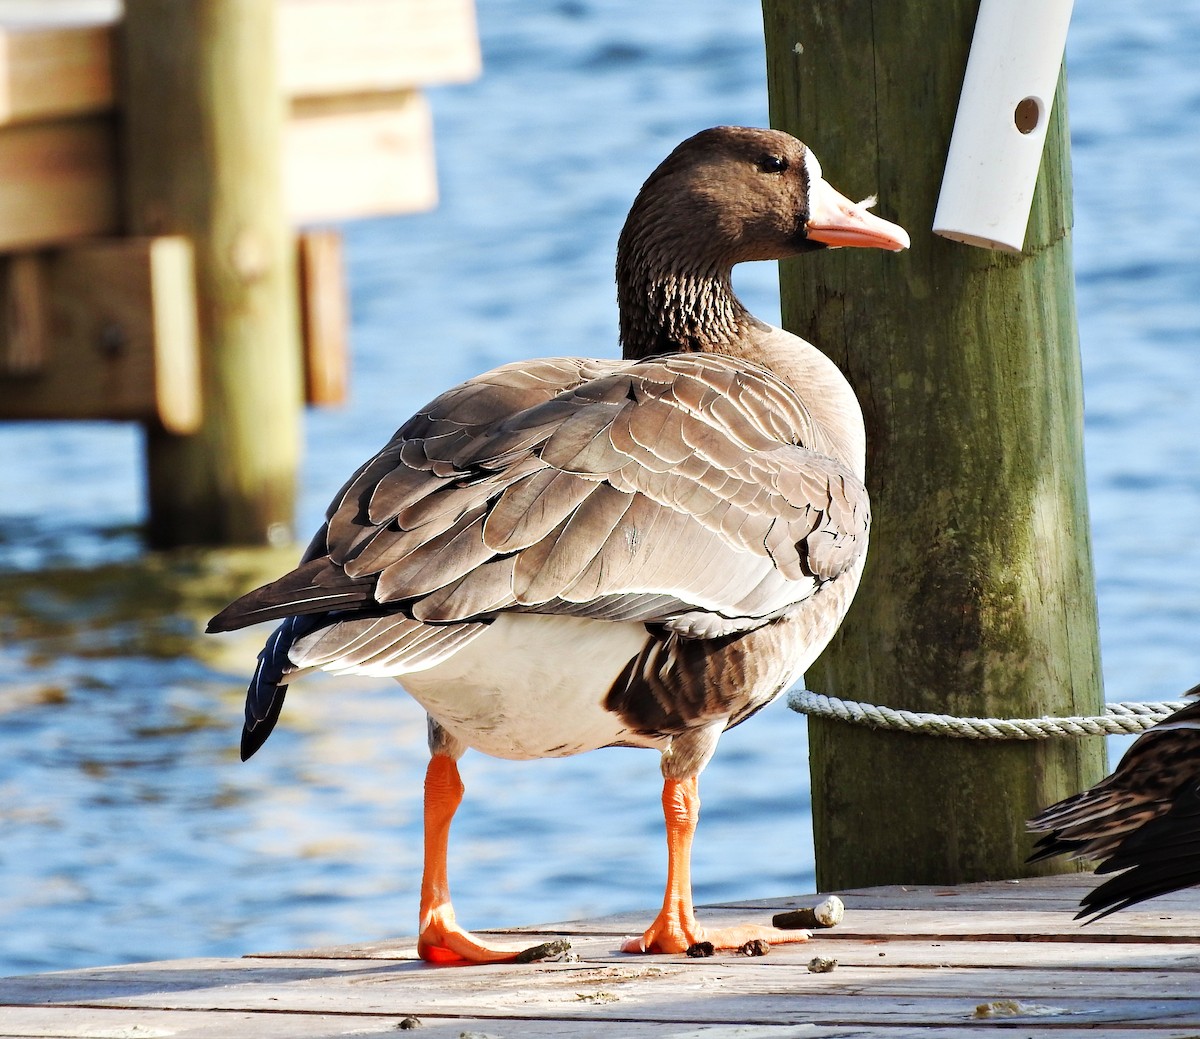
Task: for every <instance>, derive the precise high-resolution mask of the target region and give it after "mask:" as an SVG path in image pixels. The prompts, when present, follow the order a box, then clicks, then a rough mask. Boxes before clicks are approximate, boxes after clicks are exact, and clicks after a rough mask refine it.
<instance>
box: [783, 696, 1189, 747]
mask: <svg viewBox="0 0 1200 1039" xmlns="http://www.w3.org/2000/svg"><path fill="white" fill-rule="evenodd" d="M788 706H789V707H790V708H791V709H792V710H793V711H798V712H799V713H800V714H811V715H816V716H818V717H821V718H836V719H838V720H839V721H844V722H852V723H854V724H856V725H866V726H867V727H869V728H872V729H893V730H899V731H901V732H919V733H925V734H927V735H933V736H953V737H955V738H958V739H968V740H1049V739H1072V738H1075V737H1078V736H1104V735H1118V736H1119V735H1127V734H1132V733H1139V732H1144V731H1145V730H1146V729H1149V728H1150V727H1151V726H1153V725H1157V724H1158V723H1159V722H1160V721H1162V720H1163V719H1164V718H1167V717H1169V716H1170V715H1172V714H1174V713H1175V712H1176V711H1178V710H1180V709H1181V708H1183V707H1185V706H1186V703H1185V702H1184V701H1171V702H1159V703H1110V704H1106V705H1105V708H1104V714H1102V715H1100V716H1098V717H1093V718H1087V717H1075V718H955V717H954V716H952V715H948V714H925V713H922V712H918V711H898V710H895V709H893V708H891V707H878V706H876V705H875V704H866V703H857V702H855V701H854V700H839V699H838V698H837V697H836V696H823V695H822V694H820V693H814V692H811V691H810V690H808V689H793V690H792V691H791V693H789V694H788Z"/></svg>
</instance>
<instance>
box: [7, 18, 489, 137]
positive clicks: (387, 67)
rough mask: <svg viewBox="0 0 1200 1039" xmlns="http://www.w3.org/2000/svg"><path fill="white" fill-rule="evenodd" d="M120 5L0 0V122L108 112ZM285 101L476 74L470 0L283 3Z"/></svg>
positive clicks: (454, 79) (404, 86)
mask: <svg viewBox="0 0 1200 1039" xmlns="http://www.w3.org/2000/svg"><path fill="white" fill-rule="evenodd" d="M119 17H120V4H119V3H116V2H111V0H100V2H94V0H93V2H90V3H80V2H70V0H68V2H63V0H56V2H55V3H53V4H47V3H45V0H25V2H20V0H18V2H14V0H6V2H4V3H2V4H0V125H2V124H4V123H13V122H27V121H31V120H50V119H59V118H63V117H68V116H77V115H82V114H85V113H100V112H107V111H109V110H111V109H112V108H113V106H114V105H115V104H116V92H115V87H114V83H113V69H114V67H115V66H114V60H113V55H114V52H115V50H116V43H115V34H116V24H115V23H116V21H117V19H118V18H119ZM279 64H280V87H281V89H282V90H283V92H284V93H285V94H286V95H287V96H289V97H311V96H313V95H322V94H357V93H365V92H369V91H395V90H403V89H409V88H412V87H418V86H431V85H433V84H439V83H459V82H463V81H466V80H469V79H474V78H475V77H476V76H477V75H479V71H480V55H479V39H478V33H477V30H476V26H475V8H474V4H473V2H472V0H290V2H287V3H284V4H282V5H281V7H280V26H279Z"/></svg>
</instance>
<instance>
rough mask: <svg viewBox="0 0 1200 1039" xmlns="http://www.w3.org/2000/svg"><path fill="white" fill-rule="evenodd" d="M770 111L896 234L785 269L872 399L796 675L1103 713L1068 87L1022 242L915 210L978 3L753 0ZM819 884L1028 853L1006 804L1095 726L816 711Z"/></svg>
mask: <svg viewBox="0 0 1200 1039" xmlns="http://www.w3.org/2000/svg"><path fill="white" fill-rule="evenodd" d="M763 7H764V14H765V24H766V35H767V61H768V77H769V85H770V97H771V120H772V123H773V124H774V125H775V126H778V127H780V128H782V129H785V130H788V131H790V132H792V133H794V134H795V135H796V136H798V137H800V138H801V139H802V140H804V141H806V142H807V143H809V144H811V145H812V147H813V150H814V151H815V152H816V154H817V155H818V157H819V158H820V159H821V160H822V162H823V163H824V165H825V168H826V170H827V171H828V173H829V176H830V180H831V181H832V182H833V183H834V184H835V185H836V186H837V187H838V188H839V189H840V190H842V191H844V192H846V193H847V194H851V195H854V197H856V198H858V197H863V196H866V195H868V194H870V193H872V192H878V194H879V198H880V203H879V212H880V213H881V214H882V215H883V216H886V217H888V218H890V219H894V220H897V221H898V222H899V223H901V224H903V225H904V227H905V228H907V229H908V231H909V232H910V234H911V235H912V240H913V245H912V249H911V251H909V252H908V253H904V254H901V255H898V256H894V255H884V254H881V253H877V252H875V251H873V250H867V249H861V250H860V249H847V250H844V251H840V252H831V253H828V254H825V255H820V256H813V257H807V258H804V259H803V261H802V262H797V263H789V264H784V265H783V268H782V275H781V278H782V286H783V318H784V324H785V325H786V326H787V327H788V328H790V329H792V330H793V331H795V332H796V333H797V334H799V335H802V336H804V337H805V338H806V339H809V340H810V341H812V342H813V343H815V344H817V345H818V346H820V347H821V348H822V349H824V350H825V351H826V352H827V353H829V355H830V356H831V357H833V358H834V360H836V361H837V363H838V364H839V365H840V366H841V368H842V369H843V371H845V372H846V373H847V375H848V376H849V378H850V380H851V382H852V383H853V384H854V385H855V388H856V390H857V392H858V395H859V399H860V401H861V402H862V405H863V410H864V412H865V413H866V419H867V438H868V445H869V446H868V458H867V483H868V486H869V488H870V491H871V497H872V514H873V526H872V531H871V548H870V554H869V558H868V562H867V568H866V573H865V575H864V580H863V584H862V588H861V590H860V591H859V593H858V597H857V599H856V601H855V603H854V606H853V608H852V609H851V612H850V615H849V616H848V618H847V620H846V623H845V624H844V625H843V626H842V629H841V631H840V633H839V634H838V636H837V637H836V639H835V641H834V643H833V644H832V645H831V647H830V648H829V650H827V651H826V653H825V655H824V656H823V657H822V659H821V660H820V661H819V662H818V664H817V666H815V667H814V668H813V669H812V671H811V672H810V674H809V676H808V679H809V686H810V687H811V688H813V689H816V690H818V691H820V692H824V693H828V694H830V695H834V696H839V697H841V698H843V699H847V700H859V701H865V702H869V703H875V704H881V705H886V706H889V707H895V708H904V709H908V710H914V711H932V712H941V713H949V714H953V715H957V716H996V717H1023V718H1028V717H1038V716H1042V715H1088V714H1096V713H1099V711H1100V709H1101V706H1102V700H1103V694H1102V689H1101V678H1100V661H1099V640H1098V635H1097V621H1096V600H1095V588H1094V578H1093V573H1092V563H1091V548H1090V541H1089V531H1088V517H1087V504H1086V492H1085V486H1084V473H1083V447H1082V390H1081V380H1080V362H1079V351H1078V341H1077V330H1076V324H1075V304H1074V287H1073V275H1072V267H1071V239H1070V226H1071V180H1070V162H1069V155H1068V135H1067V116H1066V100H1067V98H1066V90H1065V89H1064V84H1063V83H1062V82H1061V81H1060V89H1059V91H1058V94H1057V97H1056V100H1055V103H1054V111H1053V122H1052V126H1051V127H1050V131H1049V136H1048V138H1047V142H1046V148H1045V154H1044V157H1043V162H1042V168H1041V173H1040V178H1039V183H1038V188H1037V196H1036V200H1035V202H1034V207H1033V213H1032V216H1031V219H1030V224H1029V231H1028V234H1027V237H1026V241H1025V251H1024V253H1023V254H1022V255H1012V254H1007V253H999V252H991V251H986V250H982V249H977V248H972V247H969V246H965V245H961V244H957V243H954V242H950V241H946V240H944V239H941V238H938V237H936V236H934V235H933V234H932V233H931V232H930V231H929V230H928V229H929V228H930V226H931V225H932V221H933V213H934V208H935V203H936V201H937V195H938V188H939V185H940V181H941V173H942V168H943V164H944V161H945V157H946V151H947V145H948V142H949V138H950V131H951V128H952V126H953V123H954V116H955V110H956V106H957V101H958V94H959V88H960V85H961V83H962V73H963V69H964V67H965V65H966V59H967V53H968V50H969V46H970V42H971V35H972V30H973V27H974V20H975V13H976V8H977V2H976V0H946V2H943V3H939V4H936V5H924V6H922V5H912V4H833V3H828V2H825V0H818V2H816V3H802V4H798V3H794V2H792V0H764V4H763ZM809 726H810V728H809V731H810V744H811V747H810V754H811V768H812V788H813V819H814V832H815V838H816V856H817V881H818V884H819V885H820V887H821V888H822V889H823V890H830V889H834V888H842V887H855V886H859V885H868V884H887V883H955V882H960V881H973V880H983V879H989V878H1008V877H1018V876H1022V875H1029V874H1031V873H1035V872H1039V873H1040V872H1047V871H1055V870H1061V869H1064V868H1065V869H1072V868H1075V867H1073V866H1071V865H1070V864H1062V863H1058V862H1054V863H1045V864H1039V865H1038V866H1036V867H1029V866H1027V865H1026V864H1025V861H1024V860H1025V857H1026V855H1027V854H1028V850H1029V847H1030V845H1029V841H1028V839H1027V837H1026V836H1025V833H1024V820H1025V819H1026V818H1027V817H1028V816H1029V815H1030V814H1032V813H1033V812H1034V811H1035V810H1036V809H1037V808H1039V807H1041V806H1043V805H1046V804H1049V803H1050V802H1052V801H1054V800H1056V799H1058V798H1060V797H1063V796H1065V795H1067V794H1070V793H1072V792H1074V791H1076V790H1079V789H1082V788H1083V787H1085V786H1087V785H1089V784H1091V783H1093V782H1095V781H1096V780H1098V779H1099V778H1100V777H1101V776H1102V775H1103V772H1104V745H1103V740H1102V738H1100V737H1093V738H1089V739H1086V740H1041V741H1030V742H1004V743H995V742H985V741H974V740H955V739H946V738H939V737H932V736H915V735H906V734H901V733H890V732H877V731H872V730H869V729H866V728H862V727H858V726H852V725H849V724H846V723H842V722H836V721H828V720H822V719H811V720H810V723H809Z"/></svg>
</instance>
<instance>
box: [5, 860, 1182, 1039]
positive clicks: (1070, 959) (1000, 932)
mask: <svg viewBox="0 0 1200 1039" xmlns="http://www.w3.org/2000/svg"><path fill="white" fill-rule="evenodd" d="M1095 883H1096V881H1095V880H1094V878H1092V877H1090V876H1085V875H1074V876H1059V877H1047V878H1036V879H1026V880H1020V881H999V882H990V883H984V884H974V885H964V886H960V887H880V888H867V889H862V890H859V891H850V892H844V893H842V898H843V900H844V901H845V903H846V917H845V920H844V921H843V922H842V923H841V924H840V925H838V926H837V927H836V928H833V929H830V930H825V931H818V932H817V933H816V936H815V937H814V938H813V940H812V941H811V942H808V943H805V944H801V945H793V946H779V947H776V948H774V949H772V950H771V951H770V952H769V953H768V954H767V955H766V956H765V957H753V958H750V957H744V956H736V955H720V956H715V957H712V958H709V959H688V958H686V957H684V956H629V955H625V954H622V953H620V952H618V951H617V946H618V944H619V939H620V938H621V936H623V935H627V934H631V933H634V932H636V931H638V930H640V929H641V927H642V926H644V925H645V923H646V921H647V920H648V919H649V918H650V915H651V914H650V913H649V912H646V913H638V914H629V915H622V916H614V917H608V918H604V919H599V920H589V921H583V922H575V923H567V924H557V925H553V926H548V927H542V926H539V927H528V928H519V929H516V930H514V931H511V932H507V933H504V934H503V935H501V936H502V937H503V938H504V939H505V940H507V941H510V942H514V943H520V942H527V943H528V944H530V945H533V944H535V943H536V942H539V941H543V940H545V939H547V938H551V937H558V936H566V937H568V938H569V939H570V941H571V943H572V945H573V949H572V951H573V953H574V954H575V955H577V956H578V960H576V961H573V962H570V961H566V962H561V961H560V962H545V963H535V964H529V965H524V966H507V965H502V966H469V967H468V966H464V967H429V966H427V965H425V964H423V963H422V962H420V961H419V960H418V959H417V958H416V946H415V940H414V939H398V940H395V941H381V942H364V943H362V944H357V945H350V946H343V947H339V948H330V949H313V950H305V951H294V952H278V953H256V954H253V955H249V956H245V957H242V958H239V959H235V958H228V959H218V958H213V959H192V960H180V961H176V962H165V963H146V964H134V965H129V966H122V967H107V968H100V969H94V970H73V971H66V972H62V973H54V974H40V975H30V976H25V977H15V978H8V979H0V1035H3V1036H21V1037H33V1036H38V1037H48V1036H90V1037H118V1036H125V1037H134V1036H136V1037H150V1036H162V1037H165V1036H172V1037H179V1039H191V1037H195V1039H200V1037H215V1036H254V1037H255V1039H275V1037H280V1039H282V1037H285V1036H286V1037H289V1039H312V1037H317V1036H330V1037H332V1036H349V1035H357V1036H369V1035H377V1036H383V1035H396V1034H397V1033H398V1032H400V1031H406V1030H410V1029H412V1030H417V1034H418V1035H420V1036H423V1037H425V1039H487V1037H491V1039H550V1037H560V1036H570V1037H572V1039H638V1037H642V1036H644V1037H647V1039H649V1037H651V1036H653V1037H654V1039H685V1037H686V1039H735V1037H736V1039H833V1037H849V1036H854V1037H856V1039H860V1037H865V1039H916V1037H918V1036H920V1037H923V1039H926V1037H936V1039H961V1037H965V1036H972V1037H978V1036H982V1035H1001V1036H1006V1037H1011V1036H1038V1037H1044V1036H1051V1037H1055V1039H1118V1037H1121V1039H1126V1037H1131V1036H1134V1035H1137V1036H1153V1037H1155V1039H1168V1037H1170V1039H1184V1037H1186V1036H1190V1037H1194V1036H1196V1035H1197V1034H1200V892H1197V891H1195V890H1192V891H1184V892H1180V893H1178V894H1174V895H1169V896H1166V897H1164V898H1160V899H1157V900H1155V901H1153V902H1150V903H1147V904H1144V905H1142V906H1140V907H1138V908H1137V909H1135V910H1132V911H1128V912H1125V913H1121V914H1118V915H1115V916H1110V917H1108V918H1106V919H1104V920H1100V921H1098V922H1096V923H1092V924H1087V925H1083V924H1080V923H1078V922H1076V921H1074V920H1073V919H1072V915H1073V913H1074V910H1075V908H1076V906H1077V903H1078V900H1079V898H1080V896H1081V895H1082V894H1083V893H1084V891H1086V890H1088V889H1089V888H1090V887H1091V886H1092V885H1094V884H1095ZM813 898H814V896H804V895H801V896H796V897H788V898H780V899H776V900H767V901H757V902H745V903H737V904H728V905H721V906H713V907H708V908H705V909H702V910H701V912H700V915H701V919H702V920H710V921H712V922H713V923H720V922H726V921H731V920H734V919H738V920H744V919H747V918H764V919H765V918H768V917H770V916H771V915H772V914H773V913H775V912H779V911H783V910H786V909H791V908H795V907H797V906H801V905H812V904H813ZM815 958H817V959H819V960H821V961H825V962H824V964H822V963H814V962H813V961H814V959H815ZM830 961H836V965H834V966H832V968H831V969H828V968H829V965H830ZM822 966H824V967H825V968H827V969H824V970H823V969H821V968H822Z"/></svg>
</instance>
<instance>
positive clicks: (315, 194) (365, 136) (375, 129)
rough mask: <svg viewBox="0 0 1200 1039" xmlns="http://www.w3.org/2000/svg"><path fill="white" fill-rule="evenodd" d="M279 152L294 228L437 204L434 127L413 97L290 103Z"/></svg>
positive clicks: (409, 94)
mask: <svg viewBox="0 0 1200 1039" xmlns="http://www.w3.org/2000/svg"><path fill="white" fill-rule="evenodd" d="M283 148H284V167H283V169H284V190H285V201H286V207H287V212H288V217H289V219H290V220H291V221H292V222H293V223H298V224H305V223H314V222H321V221H331V220H349V219H353V218H355V217H365V216H375V215H379V214H384V213H413V212H417V211H420V210H425V209H431V208H433V206H434V205H436V204H437V172H436V169H435V166H434V150H433V120H432V117H431V116H430V113H429V103H428V102H427V101H426V100H425V98H424V96H423V95H421V94H420V93H418V92H416V91H412V90H410V91H401V92H397V93H390V94H356V95H348V96H345V97H339V98H321V99H310V100H306V101H297V102H294V103H293V105H292V114H291V118H290V119H289V120H288V122H287V124H286V125H285V127H284V137H283Z"/></svg>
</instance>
